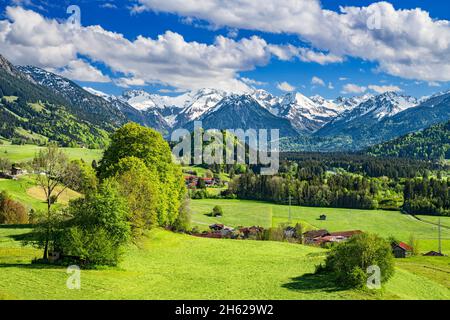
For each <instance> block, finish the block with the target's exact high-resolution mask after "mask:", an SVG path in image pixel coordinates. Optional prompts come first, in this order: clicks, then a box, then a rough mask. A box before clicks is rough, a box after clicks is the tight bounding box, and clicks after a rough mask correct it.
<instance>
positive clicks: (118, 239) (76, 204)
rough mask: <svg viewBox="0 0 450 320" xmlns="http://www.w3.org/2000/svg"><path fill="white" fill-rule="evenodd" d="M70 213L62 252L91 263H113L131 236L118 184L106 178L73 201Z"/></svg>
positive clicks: (117, 259)
mask: <svg viewBox="0 0 450 320" xmlns="http://www.w3.org/2000/svg"><path fill="white" fill-rule="evenodd" d="M69 212H70V214H71V216H73V219H72V220H71V221H70V227H69V228H68V229H65V230H64V235H63V237H62V238H63V240H62V241H61V242H60V245H61V248H62V250H63V253H64V254H65V255H75V256H79V257H80V258H82V259H84V260H87V261H88V262H89V263H91V264H105V265H116V264H117V263H118V262H119V258H120V256H121V253H122V246H123V245H124V244H126V242H127V241H128V240H129V238H130V235H131V228H130V225H129V223H128V221H127V212H128V207H127V203H126V200H125V199H124V198H123V197H121V196H120V194H119V192H118V190H117V184H116V183H115V182H114V181H112V180H106V181H105V182H103V183H102V184H101V185H100V186H99V188H98V191H97V192H96V193H94V194H90V195H87V196H86V198H80V199H77V200H75V201H72V202H71V203H70V207H69Z"/></svg>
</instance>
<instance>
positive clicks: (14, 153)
mask: <svg viewBox="0 0 450 320" xmlns="http://www.w3.org/2000/svg"><path fill="white" fill-rule="evenodd" d="M42 148H43V147H39V146H36V145H12V144H10V143H9V142H5V143H4V144H0V158H7V159H9V160H11V161H12V162H26V161H30V160H33V158H34V156H35V155H36V154H37V153H38V152H39V150H42ZM61 150H63V151H64V152H65V153H66V154H67V156H68V157H69V159H70V160H78V159H83V160H84V161H85V162H87V163H91V162H92V160H96V161H99V160H100V159H101V157H102V154H103V150H100V149H85V148H61Z"/></svg>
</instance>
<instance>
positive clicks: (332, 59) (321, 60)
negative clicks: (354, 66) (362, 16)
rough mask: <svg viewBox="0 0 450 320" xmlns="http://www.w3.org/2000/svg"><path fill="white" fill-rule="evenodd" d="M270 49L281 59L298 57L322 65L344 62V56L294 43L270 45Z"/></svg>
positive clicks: (286, 59)
mask: <svg viewBox="0 0 450 320" xmlns="http://www.w3.org/2000/svg"><path fill="white" fill-rule="evenodd" d="M269 50H270V52H271V53H272V54H274V55H275V56H276V57H277V58H278V59H280V60H285V61H288V60H292V59H294V58H298V59H299V60H300V61H303V62H315V63H318V64H320V65H326V64H330V63H339V62H343V61H344V58H342V57H340V56H337V55H334V54H330V53H325V52H320V51H315V50H312V49H309V48H302V47H295V46H293V45H289V44H288V45H270V46H269Z"/></svg>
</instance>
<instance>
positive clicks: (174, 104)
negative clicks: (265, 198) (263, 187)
mask: <svg viewBox="0 0 450 320" xmlns="http://www.w3.org/2000/svg"><path fill="white" fill-rule="evenodd" d="M0 97H2V98H1V102H0V116H1V119H2V120H3V121H2V122H3V123H2V125H0V136H3V138H7V139H12V138H20V139H22V140H25V141H27V142H33V143H36V142H38V141H40V142H42V140H45V139H50V140H55V141H58V142H60V143H62V144H69V143H72V144H74V143H75V144H77V145H81V146H87V147H93V146H101V145H103V144H104V143H106V142H105V141H106V140H107V136H108V133H109V132H112V131H113V130H114V129H115V128H117V127H119V126H120V125H122V124H124V123H126V122H128V121H134V122H137V123H139V124H141V125H144V126H148V127H152V128H155V129H156V130H158V131H160V132H161V133H162V134H163V135H165V136H166V137H168V136H169V135H170V133H171V132H172V131H173V130H174V129H177V128H187V129H192V128H193V126H194V121H202V123H203V127H204V128H205V129H210V128H214V129H220V130H223V129H238V128H240V129H250V128H251V129H280V137H281V140H282V143H281V145H282V148H283V149H285V150H289V151H344V150H349V151H355V150H361V149H365V148H367V147H369V146H372V145H376V144H379V143H382V142H385V141H389V140H392V139H395V138H397V137H399V136H402V135H405V134H408V133H411V132H415V131H418V130H423V129H426V128H428V127H430V126H432V125H435V124H439V123H443V122H446V121H448V120H450V92H442V93H437V94H435V95H433V96H430V97H424V98H420V99H417V98H414V97H410V96H406V95H402V94H399V93H395V92H386V93H383V94H379V95H364V96H358V97H350V98H347V97H339V98H337V99H334V100H330V99H325V98H323V97H321V96H312V97H306V96H305V95H303V94H301V93H298V92H296V93H287V94H285V95H282V96H274V95H272V94H271V93H269V92H267V91H265V90H261V89H258V90H253V91H252V92H248V93H245V94H235V93H231V92H225V91H222V90H216V89H211V88H204V89H200V90H194V91H189V92H184V93H180V94H178V95H174V96H169V95H160V94H151V93H148V92H146V91H144V90H128V91H125V92H123V94H122V95H120V96H114V95H109V94H105V93H103V92H100V91H98V90H95V89H92V88H87V87H85V88H82V87H80V86H79V85H78V84H76V83H74V82H72V81H70V80H68V79H65V78H64V77H61V76H59V75H56V74H53V73H51V72H48V71H45V70H43V69H41V68H37V67H34V66H17V67H16V66H13V65H12V64H11V63H9V62H8V61H7V60H6V59H5V58H3V57H1V56H0ZM50 124H52V126H50ZM63 124H64V125H63ZM67 124H70V126H68V125H67Z"/></svg>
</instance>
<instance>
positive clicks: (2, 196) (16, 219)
mask: <svg viewBox="0 0 450 320" xmlns="http://www.w3.org/2000/svg"><path fill="white" fill-rule="evenodd" d="M26 223H28V213H27V210H26V208H25V207H24V206H23V205H22V204H21V203H19V202H16V201H14V200H12V199H11V198H10V197H9V195H8V194H7V193H6V192H5V191H3V192H2V193H0V224H26Z"/></svg>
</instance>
